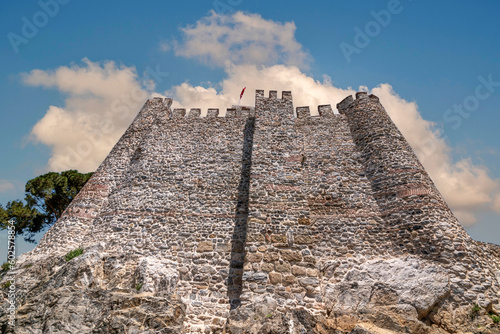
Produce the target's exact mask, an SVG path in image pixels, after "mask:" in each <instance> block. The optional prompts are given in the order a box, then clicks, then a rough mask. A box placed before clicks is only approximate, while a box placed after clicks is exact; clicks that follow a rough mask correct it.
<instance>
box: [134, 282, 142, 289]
mask: <svg viewBox="0 0 500 334" xmlns="http://www.w3.org/2000/svg"><path fill="white" fill-rule="evenodd" d="M143 285H144V283H142V282H141V283H137V284H136V285H135V289H136V290H137V291H139V290H141V289H142V286H143Z"/></svg>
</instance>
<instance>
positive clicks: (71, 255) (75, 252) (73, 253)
mask: <svg viewBox="0 0 500 334" xmlns="http://www.w3.org/2000/svg"><path fill="white" fill-rule="evenodd" d="M82 254H83V248H76V249H73V250H72V251H71V252H68V254H66V255H65V256H64V259H65V260H66V261H70V260H71V259H74V258H75V257H77V256H80V255H82Z"/></svg>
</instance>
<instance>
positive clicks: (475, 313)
mask: <svg viewBox="0 0 500 334" xmlns="http://www.w3.org/2000/svg"><path fill="white" fill-rule="evenodd" d="M479 311H481V306H479V305H478V304H474V306H473V307H472V310H471V312H470V318H471V319H473V320H474V319H476V318H477V316H478V315H479Z"/></svg>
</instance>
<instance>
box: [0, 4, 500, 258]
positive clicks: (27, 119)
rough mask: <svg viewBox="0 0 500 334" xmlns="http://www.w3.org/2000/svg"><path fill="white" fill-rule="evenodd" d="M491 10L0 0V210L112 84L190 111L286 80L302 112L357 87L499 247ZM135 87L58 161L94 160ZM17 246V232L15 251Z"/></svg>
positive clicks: (81, 125) (67, 142) (497, 90)
mask: <svg viewBox="0 0 500 334" xmlns="http://www.w3.org/2000/svg"><path fill="white" fill-rule="evenodd" d="M54 3H56V4H57V7H58V8H56V7H54ZM44 4H45V5H44ZM499 10H500V4H499V3H498V2H497V1H482V2H481V4H480V5H478V4H477V2H472V1H462V2H456V1H439V2H430V1H416V0H414V1H410V0H401V1H399V2H397V1H394V0H391V1H310V2H304V1H273V2H270V1H250V0H220V1H219V0H217V1H212V0H211V1H175V2H165V1H141V2H139V1H127V0H124V1H121V2H119V3H118V2H110V1H108V2H105V1H92V0H88V1H76V0H72V1H68V0H65V1H63V0H59V1H57V0H53V1H52V0H50V1H48V0H47V1H41V2H37V1H24V2H14V1H9V2H5V3H4V4H3V5H2V10H1V11H0V32H1V34H0V35H1V36H2V38H0V59H1V60H2V61H1V62H0V64H2V66H0V126H1V131H0V136H1V150H2V164H1V165H0V168H1V170H0V172H1V174H0V203H2V204H6V202H7V201H9V200H13V199H17V198H22V197H23V188H24V184H25V183H26V181H27V180H29V179H31V178H33V177H35V176H37V175H40V174H42V173H44V172H46V171H48V170H53V169H56V167H57V166H62V165H64V164H62V165H61V164H60V162H61V161H62V160H61V159H62V158H63V157H64V154H65V152H67V151H65V150H66V149H67V148H68V147H69V148H74V149H78V148H81V145H83V144H82V140H80V139H79V136H82V135H81V133H80V132H79V131H80V130H82V129H87V130H88V131H93V127H96V124H100V123H102V121H101V120H97V121H96V119H97V118H96V117H97V116H96V115H98V114H99V113H101V114H102V113H105V111H103V110H100V105H103V106H104V107H102V108H106V107H105V106H106V105H107V104H109V105H111V104H112V103H113V101H116V100H117V99H121V95H119V93H120V90H123V91H124V94H125V95H126V94H130V92H135V91H137V92H142V93H144V94H157V95H163V96H167V95H168V96H172V97H174V99H176V104H177V105H183V106H185V107H188V108H189V107H202V108H204V107H207V106H215V105H210V103H212V104H216V105H217V106H219V105H220V106H221V107H222V106H229V105H230V104H231V103H234V101H235V99H236V101H237V97H238V93H239V91H240V90H241V88H242V86H247V87H248V89H247V94H246V96H245V98H244V101H243V102H245V103H247V104H251V103H253V101H252V100H253V91H252V90H253V89H255V88H263V89H277V90H288V89H292V90H293V91H294V101H295V103H296V106H298V104H300V103H302V104H311V106H312V108H315V106H314V104H323V103H332V104H335V103H337V102H339V101H340V99H341V98H342V97H345V96H346V95H347V94H349V93H350V92H352V91H355V90H358V89H360V88H359V87H362V88H361V89H367V90H371V91H372V92H374V93H376V94H378V95H380V96H381V100H382V102H383V104H384V105H385V107H386V109H387V111H388V112H389V114H390V115H391V117H392V118H393V120H394V121H395V122H396V124H397V125H398V126H399V127H400V129H401V130H402V132H403V133H404V134H405V136H406V137H407V138H408V139H409V141H410V143H411V144H412V146H413V147H414V149H415V150H416V151H417V154H418V155H419V157H420V158H421V160H422V161H423V163H424V165H425V166H426V168H427V169H428V171H429V173H430V174H431V177H433V179H434V181H435V182H436V184H437V185H438V188H439V189H440V191H441V192H442V193H443V195H444V196H445V198H446V199H447V201H448V203H449V204H450V206H451V207H452V209H453V210H454V212H456V213H457V215H458V216H459V218H460V220H461V222H462V223H463V224H464V225H466V229H467V231H468V232H469V233H470V234H471V235H472V236H473V237H474V238H475V239H478V240H483V241H489V242H496V243H499V242H500V219H499V217H500V195H499V194H500V190H499V187H500V185H499V184H500V183H499V179H500V168H499V166H500V143H499V134H498V130H497V127H498V124H499V122H500V112H499V110H498V109H499V108H498V107H499V106H500V57H499V55H500V34H499V32H500V21H499V20H498V18H497V16H498V12H499ZM47 13H48V14H51V15H48V14H47ZM384 13H385V14H386V15H385V16H384ZM387 13H389V15H390V16H387ZM377 17H378V20H377ZM26 22H28V23H26ZM35 23H36V24H37V25H38V26H37V25H34V27H35V28H36V31H34V30H30V29H29V27H26V26H29V25H31V24H35ZM256 27H257V28H256ZM23 29H24V30H23ZM359 31H361V32H362V33H361V34H360V33H359ZM207 33H208V35H207ZM218 34H219V35H218ZM14 35H15V36H16V37H13V36H14ZM361 35H366V36H364V38H363V36H361ZM214 36H216V37H214ZM217 36H218V37H217ZM13 38H14V39H15V42H12V41H13ZM210 38H215V40H210ZM16 49H17V50H16ZM354 49H356V51H355V52H353V51H352V50H354ZM343 50H344V51H343ZM345 50H350V51H351V53H349V52H348V53H349V55H348V57H346V52H347V51H345ZM16 51H17V52H16ZM277 65H281V66H282V67H279V66H277ZM34 70H41V71H38V72H37V71H35V72H33V71H34ZM155 71H159V72H160V74H161V75H159V76H158V74H157V75H156V76H155V75H154V74H153V75H152V74H151V73H152V72H153V73H154V72H155ZM167 73H168V74H167ZM283 73H284V74H283ZM281 74H283V75H281ZM488 82H489V83H488ZM270 85H274V86H270ZM363 87H365V88H363ZM135 95H139V96H138V97H137V98H134V101H133V102H134V103H132V104H128V105H127V107H128V108H129V109H130V110H129V111H124V115H122V116H123V117H121V118H119V119H118V118H117V117H115V116H116V115H115V116H110V117H107V118H106V120H107V121H109V122H112V124H113V126H114V129H113V130H110V131H109V132H105V133H104V132H103V133H104V135H103V136H97V135H96V137H95V139H94V140H93V141H92V145H94V146H93V148H92V149H91V150H90V153H88V155H85V156H82V159H79V161H77V160H78V159H77V160H75V159H73V163H74V165H71V163H69V164H68V166H69V167H76V168H78V169H81V170H82V171H83V170H85V171H86V170H92V169H93V168H95V166H96V165H97V164H98V162H99V161H101V160H102V158H103V157H105V155H106V152H107V151H108V150H109V149H110V148H111V146H112V144H113V143H114V142H115V141H116V139H117V138H118V137H119V135H120V134H121V133H122V132H123V130H124V129H125V128H126V126H127V124H128V123H129V122H130V120H131V117H133V114H134V113H136V112H137V111H138V109H139V107H140V104H141V103H142V100H141V98H142V97H143V96H142V95H141V94H139V93H137V94H135ZM133 96H134V95H133ZM199 96H203V99H200V98H199ZM325 100H326V101H325ZM460 108H461V109H460ZM460 110H461V111H460ZM86 117H88V118H86ZM82 131H83V130H82ZM88 131H87V132H85V131H84V132H83V133H84V134H86V135H88V133H89V132H88ZM101 134H102V133H101ZM429 138H430V144H429V143H427V139H429ZM78 145H80V146H78ZM429 145H430V146H429ZM82 149H83V148H82ZM85 154H87V153H85ZM51 159H52V160H51ZM68 161H69V160H68ZM58 163H59V164H58ZM59 168H62V167H59ZM0 238H3V239H0V240H1V242H2V245H3V244H5V241H6V236H5V234H1V236H0ZM19 239H21V238H19ZM30 247H32V246H31V245H25V244H24V242H22V241H21V240H19V242H18V252H19V253H20V252H23V251H26V250H28V249H29V248H30ZM3 248H6V247H2V248H0V258H2V257H3V255H2V254H3V253H4V250H3Z"/></svg>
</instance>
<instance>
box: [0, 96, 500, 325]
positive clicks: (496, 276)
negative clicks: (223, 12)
mask: <svg viewBox="0 0 500 334" xmlns="http://www.w3.org/2000/svg"><path fill="white" fill-rule="evenodd" d="M171 104H172V100H171V99H162V98H153V99H151V100H148V101H147V102H146V104H145V105H144V107H143V108H142V110H141V111H140V112H139V114H138V115H137V117H136V119H135V120H134V121H133V123H132V124H131V125H130V127H129V128H128V129H127V131H126V132H125V133H124V135H123V136H122V138H121V139H120V140H119V141H118V143H117V144H116V145H115V147H114V148H113V150H112V151H111V153H110V154H109V155H108V157H107V158H106V159H105V160H104V162H103V163H102V164H101V166H100V167H99V168H98V170H97V171H96V173H95V174H94V175H93V177H92V178H91V179H90V180H89V182H88V183H87V184H86V185H85V187H84V189H83V190H82V191H81V192H80V193H79V194H78V196H77V197H76V198H75V200H74V201H73V202H72V203H71V205H70V206H69V207H68V208H67V210H66V211H65V213H64V215H63V217H61V219H59V221H58V222H57V223H56V224H55V225H54V226H53V227H52V228H51V229H50V230H49V231H48V232H47V233H46V235H45V236H44V237H43V239H42V240H41V241H40V244H39V245H38V246H37V247H36V249H35V250H33V251H32V252H30V253H28V254H26V255H25V256H23V257H21V259H20V262H19V263H20V264H19V266H18V267H19V269H16V270H17V277H18V280H19V282H18V283H17V285H18V287H19V289H20V294H19V297H18V299H19V310H18V325H17V326H18V327H17V329H16V333H52V332H54V333H72V332H73V333H198V332H200V333H271V332H272V333H278V332H279V331H276V330H275V329H276V328H281V329H283V333H461V332H464V333H465V332H467V331H466V330H464V328H469V327H468V326H475V328H477V327H478V325H481V324H483V325H484V326H486V327H484V328H490V327H491V326H493V325H491V324H488V323H487V321H488V319H489V317H488V316H487V314H488V313H491V312H493V313H495V312H498V310H499V305H498V303H499V302H500V263H499V262H500V247H499V246H497V245H493V244H487V243H482V242H477V241H474V240H472V239H471V238H470V237H469V236H468V235H467V233H466V232H465V231H464V229H463V228H462V226H461V225H460V223H459V222H458V221H457V219H456V218H455V217H454V216H453V213H452V212H451V211H450V209H449V208H448V206H447V204H446V202H445V201H444V199H443V198H442V196H441V195H440V193H439V191H438V190H437V189H436V187H435V186H434V184H433V182H432V180H431V179H430V177H429V175H428V174H427V173H426V171H425V170H424V168H423V166H422V165H421V163H420V162H419V160H418V159H417V157H416V155H415V154H414V152H413V150H412V148H411V147H410V146H409V144H408V143H407V141H406V140H405V138H404V137H403V135H402V134H401V133H400V131H399V130H398V129H397V127H396V126H395V125H394V123H393V122H392V121H391V119H390V118H389V116H388V114H387V113H386V111H385V110H384V108H383V106H382V105H381V104H380V102H379V99H378V98H377V97H376V96H374V95H368V94H367V93H364V92H359V93H357V94H356V97H355V99H353V97H352V96H348V97H347V98H345V99H344V100H343V101H341V102H340V103H338V104H337V106H336V107H337V110H338V112H339V113H338V114H337V113H334V111H333V110H334V109H333V108H332V107H331V106H330V105H320V106H318V114H317V115H312V114H311V110H310V108H309V107H297V108H296V109H294V106H293V101H292V93H291V92H288V91H283V92H282V94H281V98H278V94H277V92H276V91H270V92H268V95H267V96H265V94H264V91H262V90H257V91H256V93H255V107H234V108H230V109H227V111H226V114H225V117H219V116H218V114H219V110H218V109H208V112H207V115H206V117H201V116H200V114H201V110H200V109H191V110H189V111H188V112H187V113H186V110H185V109H173V110H171V108H170V106H171ZM77 247H81V248H83V249H84V250H85V251H84V254H83V255H81V256H79V257H77V258H75V259H73V260H71V261H69V262H65V261H64V254H66V253H67V252H69V251H71V250H73V249H75V248H77ZM34 305H36V307H34ZM475 305H477V307H478V308H480V310H479V311H477V313H478V316H477V318H476V320H474V321H476V322H475V323H473V322H472V320H471V318H470V312H471V308H473V307H474V306H475ZM481 317H482V318H481ZM478 319H479V320H478ZM3 320H4V317H3V316H2V315H1V314H0V325H1V324H2V321H3ZM478 321H479V322H478ZM481 321H482V322H481ZM469 322H470V323H469ZM488 326H490V327H488ZM273 328H274V329H273ZM471 328H472V327H471ZM491 328H493V327H491ZM491 328H490V329H491ZM490 329H488V330H490ZM279 333H281V332H279ZM485 333H490V332H485ZM491 333H494V332H491ZM497 333H498V332H497Z"/></svg>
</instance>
